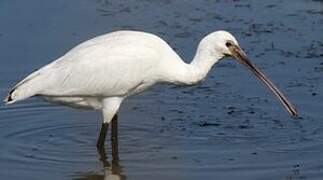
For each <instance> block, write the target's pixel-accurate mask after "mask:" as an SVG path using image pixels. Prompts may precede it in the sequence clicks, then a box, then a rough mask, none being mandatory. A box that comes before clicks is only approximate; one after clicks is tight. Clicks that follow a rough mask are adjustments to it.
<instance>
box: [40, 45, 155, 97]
mask: <svg viewBox="0 0 323 180" xmlns="http://www.w3.org/2000/svg"><path fill="white" fill-rule="evenodd" d="M158 57H159V53H158V52H157V51H156V50H155V49H153V48H149V47H145V46H136V47H134V46H132V45H122V46H117V47H113V48H107V47H102V46H100V47H86V48H85V49H79V50H78V51H76V52H72V53H68V54H66V55H65V56H63V57H62V58H61V59H59V60H57V61H55V62H54V63H52V64H50V65H49V66H48V67H47V68H45V69H44V70H40V72H41V73H39V74H40V75H39V76H42V78H39V79H41V81H43V82H39V83H43V84H44V85H43V88H42V89H40V91H39V94H42V95H50V96H117V95H118V96H122V95H125V94H127V93H129V92H130V91H131V90H132V89H134V88H136V87H137V86H138V85H140V84H141V83H143V82H144V81H145V80H146V79H147V76H150V75H151V73H152V72H153V68H154V67H155V65H156V63H158V59H159V58H158Z"/></svg>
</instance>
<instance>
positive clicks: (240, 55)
mask: <svg viewBox="0 0 323 180" xmlns="http://www.w3.org/2000/svg"><path fill="white" fill-rule="evenodd" d="M228 48H229V50H230V51H231V53H232V56H233V57H234V58H236V59H237V60H238V61H239V62H240V63H242V64H243V65H245V66H246V67H247V68H248V69H250V70H251V71H252V72H253V73H254V74H255V75H256V76H257V77H258V78H259V79H260V80H261V81H262V82H263V83H264V84H265V85H266V86H267V87H268V88H269V89H270V90H271V91H272V92H273V93H274V94H275V95H276V96H277V98H278V99H279V101H280V102H281V103H282V104H283V106H284V107H285V109H286V110H287V111H288V112H289V114H290V115H291V116H293V117H297V116H298V114H297V110H296V108H295V106H294V105H293V104H292V103H291V102H289V100H288V99H287V98H286V96H285V95H284V94H283V93H282V92H281V91H280V90H279V89H278V88H277V87H276V86H275V85H274V83H273V82H271V81H270V79H269V78H267V76H266V75H265V74H264V73H263V72H261V71H260V70H259V69H258V68H257V67H256V66H255V65H254V64H252V63H251V61H250V60H249V59H248V57H247V55H246V54H245V53H244V51H243V50H242V49H241V48H240V47H239V46H237V45H232V46H230V47H228Z"/></svg>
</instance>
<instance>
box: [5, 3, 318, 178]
mask: <svg viewBox="0 0 323 180" xmlns="http://www.w3.org/2000/svg"><path fill="white" fill-rule="evenodd" d="M119 29H136V30H143V31H148V32H153V33H155V34H158V35H159V36H161V37H162V38H164V39H165V40H167V42H169V43H170V44H171V46H172V47H174V48H175V49H176V51H177V52H178V53H179V54H180V55H181V56H182V57H183V58H184V59H186V60H187V62H189V61H190V59H191V58H192V57H193V55H194V53H195V48H196V46H197V43H198V41H199V40H200V39H201V38H202V37H203V36H204V35H205V34H206V33H208V32H211V31H214V30H219V29H226V30H228V31H230V32H232V33H234V34H235V36H236V37H237V38H238V39H239V41H240V44H241V46H242V47H244V48H245V50H246V51H247V52H248V54H249V56H250V57H251V58H252V59H253V61H254V62H255V63H256V64H258V66H260V67H261V68H262V69H263V70H264V71H265V72H266V73H267V74H268V75H269V76H270V77H271V79H272V80H273V81H274V82H276V83H277V84H278V86H279V87H280V88H281V89H282V90H283V91H284V92H286V94H288V96H289V98H290V99H291V100H292V101H293V102H294V103H295V104H296V105H297V106H298V109H299V112H300V115H301V118H300V119H299V120H293V119H291V118H290V117H289V116H288V114H287V113H286V112H285V111H284V110H283V108H282V107H281V105H280V104H278V102H277V101H276V99H274V98H273V97H272V95H271V94H270V93H269V92H268V91H267V90H266V89H264V87H262V85H261V84H260V83H259V82H258V80H256V79H255V78H254V77H253V76H252V75H251V74H250V72H248V71H246V70H245V69H244V68H242V67H241V66H240V65H239V64H238V63H237V62H235V61H233V60H227V61H222V62H220V63H219V64H218V65H216V66H215V67H214V69H213V71H212V72H211V73H210V74H209V76H208V78H207V80H206V81H205V82H204V83H203V84H201V85H198V86H195V87H180V88H178V87H174V86H157V87H155V88H153V89H152V90H151V91H148V92H146V93H143V94H141V95H140V96H136V97H134V98H131V99H128V100H127V102H125V103H124V105H123V107H122V108H121V110H120V113H119V144H118V150H119V160H118V159H117V158H116V157H115V158H114V161H112V157H111V154H112V152H111V151H112V146H111V145H110V141H109V142H107V148H106V153H107V154H108V156H109V157H108V161H109V162H108V163H109V164H106V167H104V166H103V163H102V162H101V161H100V156H99V154H98V153H97V151H96V148H95V142H96V138H97V135H98V132H99V128H100V123H101V114H100V113H98V112H93V111H81V110H72V109H70V108H65V107H61V106H55V105H51V104H48V103H46V102H43V101H41V100H39V99H31V100H28V101H24V102H21V103H17V104H14V105H11V106H3V105H1V106H0V144H1V150H0V179H33V180H38V179H48V180H51V179H88V180H97V179H129V180H135V179H140V180H141V179H154V180H159V179H163V180H164V179H174V180H180V179H183V180H184V179H185V180H191V179H194V180H195V179H246V180H252V179H268V180H273V179H288V180H290V179H293V180H298V179H322V178H323V119H322V116H323V104H322V101H323V35H322V32H323V1H320V0H272V1H259V0H244V1H239V0H203V1H202V0H201V1H197V0H196V1H193V0H191V1H189V0H173V1H171V0H155V1H149V0H138V1H130V0H129V1H126V0H118V1H116V0H115V1H109V0H69V1H66V0H55V1H53V0H51V1H49V0H28V1H18V0H2V1H0V72H1V76H0V97H1V98H4V97H5V95H6V93H7V92H8V90H9V88H10V87H11V86H12V85H13V84H15V82H17V81H19V80H21V79H22V78H23V77H24V76H25V75H27V74H28V73H30V72H31V71H32V70H34V69H36V68H39V67H40V66H42V65H44V64H47V63H49V62H50V61H52V60H53V59H55V58H57V57H59V56H61V55H63V54H64V53H65V52H66V51H67V50H69V49H70V48H72V47H73V46H75V45H76V44H78V43H80V42H82V41H84V40H87V39H89V38H91V37H94V36H97V35H100V34H103V33H105V32H109V31H113V30H119ZM114 154H115V153H114Z"/></svg>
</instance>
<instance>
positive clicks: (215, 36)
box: [199, 31, 297, 117]
mask: <svg viewBox="0 0 323 180" xmlns="http://www.w3.org/2000/svg"><path fill="white" fill-rule="evenodd" d="M200 46H201V47H200V48H199V49H204V51H205V52H204V53H202V54H208V56H209V57H213V58H214V59H215V60H213V61H214V62H213V63H215V62H217V61H218V60H220V59H223V58H224V57H232V58H234V59H236V60H237V61H239V62H240V63H241V64H243V65H244V66H245V67H247V68H248V69H249V70H251V72H253V74H255V75H256V76H257V77H258V78H259V79H260V80H261V81H262V83H263V84H264V85H266V86H267V87H268V88H269V89H270V90H271V91H272V92H273V93H274V94H275V95H276V96H277V98H278V99H279V100H280V102H281V103H282V104H283V105H284V107H285V108H286V110H287V111H288V112H289V113H290V114H291V115H292V116H293V117H297V110H296V108H295V107H294V105H293V104H292V103H290V102H289V101H288V99H287V98H286V97H285V96H284V94H283V93H282V92H281V91H280V90H279V89H278V88H277V87H276V86H275V85H274V84H273V83H272V82H271V80H270V79H269V78H267V76H266V75H265V74H264V73H263V72H262V71H261V70H260V69H259V68H257V66H255V65H254V64H253V63H252V62H251V61H250V59H249V58H248V56H247V55H246V53H245V52H244V51H243V50H242V48H241V47H240V46H239V43H238V41H237V40H236V38H235V37H234V36H233V35H232V34H230V33H229V32H227V31H215V32H213V33H211V34H209V35H207V36H206V37H205V38H203V39H202V41H201V42H200Z"/></svg>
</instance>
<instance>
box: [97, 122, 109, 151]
mask: <svg viewBox="0 0 323 180" xmlns="http://www.w3.org/2000/svg"><path fill="white" fill-rule="evenodd" d="M108 128H109V123H102V125H101V130H100V135H99V138H98V141H97V143H96V147H97V148H98V149H102V148H104V142H105V137H106V136H107V131H108Z"/></svg>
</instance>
